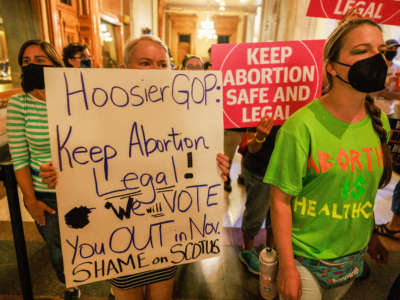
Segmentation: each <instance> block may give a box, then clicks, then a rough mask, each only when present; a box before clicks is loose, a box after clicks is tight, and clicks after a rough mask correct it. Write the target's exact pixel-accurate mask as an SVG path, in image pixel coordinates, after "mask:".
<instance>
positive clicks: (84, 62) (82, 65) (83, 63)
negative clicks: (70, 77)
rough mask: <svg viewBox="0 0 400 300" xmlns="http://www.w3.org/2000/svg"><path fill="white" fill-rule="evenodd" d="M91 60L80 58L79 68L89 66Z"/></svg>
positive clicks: (90, 65)
mask: <svg viewBox="0 0 400 300" xmlns="http://www.w3.org/2000/svg"><path fill="white" fill-rule="evenodd" d="M91 67H92V61H91V60H90V59H82V60H81V68H91Z"/></svg>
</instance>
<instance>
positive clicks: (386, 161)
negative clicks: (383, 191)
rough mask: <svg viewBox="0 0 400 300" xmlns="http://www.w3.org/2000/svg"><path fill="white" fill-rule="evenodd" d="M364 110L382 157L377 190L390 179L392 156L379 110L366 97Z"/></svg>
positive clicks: (372, 101) (370, 98)
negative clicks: (381, 169) (379, 144)
mask: <svg viewBox="0 0 400 300" xmlns="http://www.w3.org/2000/svg"><path fill="white" fill-rule="evenodd" d="M365 108H366V109H367V112H368V114H369V116H370V117H371V120H372V126H373V127H374V129H375V132H376V133H377V134H378V136H379V139H380V141H381V147H382V156H383V174H382V177H381V180H380V182H379V188H383V187H384V186H386V185H387V184H388V183H389V182H390V179H391V178H392V155H391V152H390V149H389V146H388V144H387V137H388V133H387V132H386V130H385V128H383V125H382V120H381V110H380V109H379V108H378V107H377V106H376V105H375V104H374V99H373V98H372V97H371V96H370V95H367V96H366V97H365Z"/></svg>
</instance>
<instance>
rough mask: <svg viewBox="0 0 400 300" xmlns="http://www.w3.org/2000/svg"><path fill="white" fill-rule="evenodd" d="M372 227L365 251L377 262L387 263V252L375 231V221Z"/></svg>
mask: <svg viewBox="0 0 400 300" xmlns="http://www.w3.org/2000/svg"><path fill="white" fill-rule="evenodd" d="M374 219H375V218H374ZM373 228H374V230H373V231H372V234H371V239H370V240H369V243H368V246H367V252H368V254H369V256H371V258H372V259H374V260H376V262H377V263H380V264H387V262H388V259H389V252H388V251H387V250H386V248H385V247H384V246H383V244H382V242H381V240H380V238H379V235H378V234H377V233H376V232H375V222H374V227H373Z"/></svg>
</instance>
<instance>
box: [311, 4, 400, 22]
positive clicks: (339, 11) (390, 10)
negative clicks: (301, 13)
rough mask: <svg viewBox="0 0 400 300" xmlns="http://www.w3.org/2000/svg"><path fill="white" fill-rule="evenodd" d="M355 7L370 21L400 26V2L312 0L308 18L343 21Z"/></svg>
mask: <svg viewBox="0 0 400 300" xmlns="http://www.w3.org/2000/svg"><path fill="white" fill-rule="evenodd" d="M353 7H357V9H358V12H359V13H360V14H361V15H362V16H363V17H364V18H368V19H372V20H374V21H375V22H377V23H380V24H388V25H400V1H399V0H373V1H372V0H364V1H358V0H310V5H309V7H308V11H307V16H309V17H321V18H329V19H343V16H344V14H345V13H346V12H347V11H348V10H349V9H350V8H353Z"/></svg>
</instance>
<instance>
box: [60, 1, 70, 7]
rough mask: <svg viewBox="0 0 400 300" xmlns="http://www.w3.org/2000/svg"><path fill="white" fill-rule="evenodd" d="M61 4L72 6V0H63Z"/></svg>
mask: <svg viewBox="0 0 400 300" xmlns="http://www.w3.org/2000/svg"><path fill="white" fill-rule="evenodd" d="M61 3H64V4H67V5H71V6H72V0H61Z"/></svg>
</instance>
